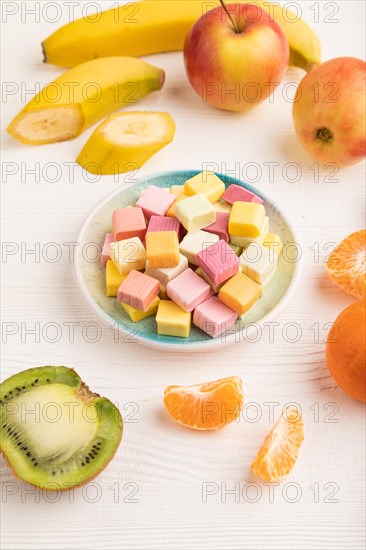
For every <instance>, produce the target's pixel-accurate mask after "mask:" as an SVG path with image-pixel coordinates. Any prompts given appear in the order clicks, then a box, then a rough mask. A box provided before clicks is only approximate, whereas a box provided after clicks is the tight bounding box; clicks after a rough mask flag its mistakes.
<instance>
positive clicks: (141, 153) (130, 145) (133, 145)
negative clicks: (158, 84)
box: [76, 111, 175, 175]
mask: <svg viewBox="0 0 366 550" xmlns="http://www.w3.org/2000/svg"><path fill="white" fill-rule="evenodd" d="M174 133H175V123H174V121H173V119H172V117H171V116H170V114H169V113H159V112H141V111H140V112H129V113H118V114H115V115H111V116H109V117H108V118H107V119H106V120H104V121H103V122H102V124H100V125H99V126H98V127H97V128H96V129H95V131H94V132H93V134H92V135H91V136H90V138H89V140H88V141H87V142H86V144H85V145H84V147H83V149H82V150H81V152H80V154H79V156H78V158H77V159H76V161H77V162H78V163H79V164H80V165H81V166H82V167H83V168H84V169H85V170H87V171H88V172H90V173H92V174H98V175H111V174H120V173H122V172H129V171H130V170H137V169H139V168H141V166H143V165H144V164H145V162H146V161H147V160H148V159H149V158H150V157H152V156H153V155H154V154H155V153H157V152H158V151H159V150H160V149H162V148H163V147H165V146H166V145H168V143H170V142H171V141H173V138H174Z"/></svg>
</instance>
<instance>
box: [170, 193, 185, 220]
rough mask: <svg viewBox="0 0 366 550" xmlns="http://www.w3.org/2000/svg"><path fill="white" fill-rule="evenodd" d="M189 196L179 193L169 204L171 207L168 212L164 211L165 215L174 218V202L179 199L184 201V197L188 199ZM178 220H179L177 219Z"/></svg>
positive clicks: (176, 202)
mask: <svg viewBox="0 0 366 550" xmlns="http://www.w3.org/2000/svg"><path fill="white" fill-rule="evenodd" d="M188 198H189V197H187V195H183V193H182V194H181V195H179V196H178V197H177V198H176V200H175V201H174V202H173V204H172V205H171V207H170V208H169V210H168V212H167V213H166V215H167V216H168V217H169V218H175V217H176V216H175V206H176V204H178V202H181V201H184V200H185V199H188ZM178 221H179V220H178Z"/></svg>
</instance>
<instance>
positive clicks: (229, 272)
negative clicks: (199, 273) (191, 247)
mask: <svg viewBox="0 0 366 550" xmlns="http://www.w3.org/2000/svg"><path fill="white" fill-rule="evenodd" d="M197 263H198V265H199V267H200V268H201V269H202V270H203V271H204V272H205V273H206V275H207V276H208V277H209V279H210V280H211V281H212V282H213V283H214V284H215V285H219V284H220V283H223V282H224V281H227V280H228V279H230V277H233V276H234V275H235V274H236V273H237V272H238V271H239V258H238V256H237V255H236V254H235V252H234V251H233V249H232V248H230V246H229V245H228V244H227V243H226V242H225V241H223V240H221V241H219V242H218V243H215V244H212V245H211V246H208V247H207V248H205V249H204V250H202V251H201V252H199V253H198V254H197Z"/></svg>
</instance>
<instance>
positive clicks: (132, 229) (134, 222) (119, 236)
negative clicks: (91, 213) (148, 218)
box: [112, 207, 146, 241]
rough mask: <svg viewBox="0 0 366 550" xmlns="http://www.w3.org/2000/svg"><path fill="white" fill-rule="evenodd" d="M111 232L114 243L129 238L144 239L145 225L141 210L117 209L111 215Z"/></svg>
mask: <svg viewBox="0 0 366 550" xmlns="http://www.w3.org/2000/svg"><path fill="white" fill-rule="evenodd" d="M112 232H113V240H114V241H122V240H125V239H129V238H131V237H138V238H139V239H141V241H143V240H144V238H145V233H146V223H145V218H144V213H143V211H142V210H141V208H138V207H134V208H131V207H129V208H119V209H118V210H115V211H114V212H113V214H112Z"/></svg>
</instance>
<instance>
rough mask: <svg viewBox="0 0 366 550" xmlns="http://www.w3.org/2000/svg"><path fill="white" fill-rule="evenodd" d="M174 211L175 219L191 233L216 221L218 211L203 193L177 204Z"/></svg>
mask: <svg viewBox="0 0 366 550" xmlns="http://www.w3.org/2000/svg"><path fill="white" fill-rule="evenodd" d="M174 211H175V217H176V218H178V220H179V221H180V223H181V224H182V225H183V227H185V228H186V230H187V231H190V232H193V231H198V230H199V229H202V228H204V227H207V226H208V225H211V224H212V223H214V221H216V210H215V209H214V207H213V206H212V204H211V203H210V201H209V200H208V199H207V198H206V197H205V196H204V195H202V193H198V194H197V195H193V196H192V197H188V199H185V200H182V201H180V202H176V204H175V206H174Z"/></svg>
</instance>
